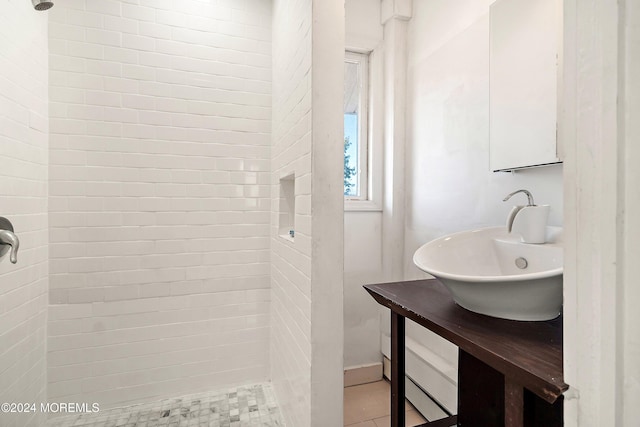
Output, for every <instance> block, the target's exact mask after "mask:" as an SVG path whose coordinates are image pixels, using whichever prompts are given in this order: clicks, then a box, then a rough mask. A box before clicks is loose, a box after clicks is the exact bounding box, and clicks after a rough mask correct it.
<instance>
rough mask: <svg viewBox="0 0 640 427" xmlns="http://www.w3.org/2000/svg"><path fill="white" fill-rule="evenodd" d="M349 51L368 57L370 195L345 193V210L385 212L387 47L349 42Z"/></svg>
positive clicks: (367, 94)
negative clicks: (384, 78) (358, 197)
mask: <svg viewBox="0 0 640 427" xmlns="http://www.w3.org/2000/svg"><path fill="white" fill-rule="evenodd" d="M347 53H355V54H363V55H366V56H367V57H368V58H367V59H368V71H367V82H368V88H367V90H366V96H367V115H366V119H367V141H366V147H367V163H366V165H367V179H366V183H367V197H366V198H362V199H360V200H356V199H351V198H347V196H345V197H344V210H345V212H382V210H383V209H382V187H383V151H384V149H383V143H384V80H383V77H384V51H383V49H382V46H381V45H380V46H377V47H375V48H373V49H370V48H369V49H368V48H361V47H357V46H347V48H346V51H345V55H346V54H347Z"/></svg>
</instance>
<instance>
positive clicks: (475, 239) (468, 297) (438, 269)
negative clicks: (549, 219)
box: [413, 227, 563, 321]
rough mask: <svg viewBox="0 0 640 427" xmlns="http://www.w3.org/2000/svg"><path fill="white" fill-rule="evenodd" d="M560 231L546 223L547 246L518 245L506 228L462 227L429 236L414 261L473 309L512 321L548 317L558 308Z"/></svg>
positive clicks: (560, 278)
mask: <svg viewBox="0 0 640 427" xmlns="http://www.w3.org/2000/svg"><path fill="white" fill-rule="evenodd" d="M561 236H562V229H561V228H559V227H547V242H548V243H545V244H537V245H536V244H528V243H522V242H521V241H520V238H519V236H517V235H511V234H509V233H507V230H506V228H505V227H489V228H482V229H479V230H473V231H463V232H460V233H455V234H450V235H448V236H444V237H441V238H439V239H436V240H433V241H431V242H429V243H426V244H425V245H423V246H421V247H420V248H419V249H418V250H417V251H416V253H415V254H414V255H413V262H414V264H415V265H416V266H417V267H418V268H419V269H421V270H422V271H425V272H427V273H429V274H431V275H432V276H434V277H435V278H437V279H438V280H440V281H441V282H442V283H443V284H444V285H445V286H446V287H447V288H448V289H449V291H450V292H451V294H452V296H453V299H454V301H455V302H456V303H457V304H458V305H460V306H462V307H464V308H466V309H468V310H471V311H474V312H476V313H481V314H486V315H488V316H493V317H500V318H503V319H511V320H530V321H531V320H535V321H539V320H550V319H553V318H555V317H557V316H558V315H559V314H560V311H561V310H562V265H563V264H562V262H563V259H562V239H561Z"/></svg>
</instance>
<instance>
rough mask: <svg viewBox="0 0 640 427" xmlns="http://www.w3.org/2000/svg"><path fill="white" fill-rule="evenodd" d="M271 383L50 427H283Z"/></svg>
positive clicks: (65, 419) (68, 420)
mask: <svg viewBox="0 0 640 427" xmlns="http://www.w3.org/2000/svg"><path fill="white" fill-rule="evenodd" d="M283 425H284V423H283V422H282V418H281V416H280V411H279V409H278V406H277V403H276V399H275V394H274V393H273V389H272V388H271V385H270V384H257V385H250V386H242V387H235V388H231V389H226V390H217V391H212V392H207V393H199V394H193V395H188V396H183V397H178V398H172V399H164V400H161V401H159V402H153V403H142V404H138V405H133V406H127V407H124V408H116V409H108V410H105V411H100V412H97V413H94V414H83V415H76V416H72V417H61V418H54V419H52V420H50V421H49V422H48V423H47V426H48V427H72V426H73V427H80V426H82V427H154V426H167V427H194V426H195V427H254V426H261V427H280V426H283Z"/></svg>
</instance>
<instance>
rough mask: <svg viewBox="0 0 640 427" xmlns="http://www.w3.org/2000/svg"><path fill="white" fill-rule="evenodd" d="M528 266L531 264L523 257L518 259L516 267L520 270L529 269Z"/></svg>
mask: <svg viewBox="0 0 640 427" xmlns="http://www.w3.org/2000/svg"><path fill="white" fill-rule="evenodd" d="M528 265H529V263H528V262H527V260H526V259H524V258H522V257H520V258H516V267H518V268H519V269H520V270H524V269H525V268H527V266H528Z"/></svg>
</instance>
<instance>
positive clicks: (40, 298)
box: [0, 1, 49, 427]
mask: <svg viewBox="0 0 640 427" xmlns="http://www.w3.org/2000/svg"><path fill="white" fill-rule="evenodd" d="M0 70H1V72H0V73H1V74H0V160H1V161H2V165H1V167H0V216H3V217H6V218H8V219H9V220H10V221H11V222H12V223H13V226H14V228H15V232H16V235H17V236H18V238H19V239H20V250H19V252H18V263H17V264H11V263H10V262H9V256H8V255H7V256H5V257H3V258H2V259H0V403H3V402H7V403H25V402H28V403H36V404H39V402H45V401H46V384H47V379H46V367H47V365H46V361H45V356H46V347H45V342H46V325H47V286H48V278H47V269H48V267H47V264H48V252H47V250H48V249H47V241H48V233H47V162H48V154H47V149H48V136H47V134H48V126H49V125H48V118H47V117H48V112H47V96H48V95H47V17H46V15H43V14H39V13H37V12H36V11H34V10H33V6H32V5H31V2H27V1H11V2H2V5H0ZM14 409H16V408H14ZM45 418H46V415H45V414H42V413H40V412H29V413H0V425H2V427H18V426H41V425H44V423H45Z"/></svg>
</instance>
